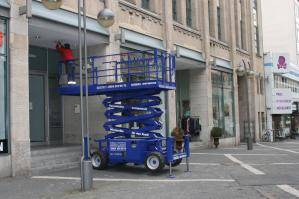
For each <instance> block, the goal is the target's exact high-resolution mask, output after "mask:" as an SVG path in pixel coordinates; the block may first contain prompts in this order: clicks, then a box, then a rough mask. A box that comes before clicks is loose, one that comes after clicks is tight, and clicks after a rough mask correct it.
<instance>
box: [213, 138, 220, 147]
mask: <svg viewBox="0 0 299 199" xmlns="http://www.w3.org/2000/svg"><path fill="white" fill-rule="evenodd" d="M214 145H215V147H216V148H218V145H219V138H218V137H217V138H214Z"/></svg>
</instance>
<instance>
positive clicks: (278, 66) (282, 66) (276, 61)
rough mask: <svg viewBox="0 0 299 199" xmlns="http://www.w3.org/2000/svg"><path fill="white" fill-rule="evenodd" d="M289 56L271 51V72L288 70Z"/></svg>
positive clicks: (285, 71)
mask: <svg viewBox="0 0 299 199" xmlns="http://www.w3.org/2000/svg"><path fill="white" fill-rule="evenodd" d="M289 65H290V56H289V54H287V53H273V73H287V72H288V71H289Z"/></svg>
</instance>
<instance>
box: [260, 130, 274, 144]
mask: <svg viewBox="0 0 299 199" xmlns="http://www.w3.org/2000/svg"><path fill="white" fill-rule="evenodd" d="M272 135H273V131H272V129H266V130H265V131H264V134H263V135H262V137H261V140H262V141H263V142H271V137H272Z"/></svg>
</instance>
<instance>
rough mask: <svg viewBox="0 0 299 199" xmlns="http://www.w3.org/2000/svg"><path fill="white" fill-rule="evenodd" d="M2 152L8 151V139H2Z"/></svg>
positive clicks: (0, 142) (0, 147) (0, 151)
mask: <svg viewBox="0 0 299 199" xmlns="http://www.w3.org/2000/svg"><path fill="white" fill-rule="evenodd" d="M0 153H8V144H7V140H0Z"/></svg>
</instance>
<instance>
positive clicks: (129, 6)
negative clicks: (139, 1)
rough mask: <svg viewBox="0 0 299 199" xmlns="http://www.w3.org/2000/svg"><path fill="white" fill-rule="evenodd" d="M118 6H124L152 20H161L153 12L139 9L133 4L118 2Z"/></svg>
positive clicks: (122, 0) (121, 0) (158, 15)
mask: <svg viewBox="0 0 299 199" xmlns="http://www.w3.org/2000/svg"><path fill="white" fill-rule="evenodd" d="M119 5H120V7H122V6H126V7H128V8H130V9H132V10H134V11H135V12H140V13H142V14H144V15H148V16H150V17H153V18H155V19H157V20H161V15H160V14H157V13H155V12H154V11H150V10H146V9H144V8H139V7H137V5H135V4H134V3H130V2H127V1H125V0H120V1H119Z"/></svg>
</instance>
